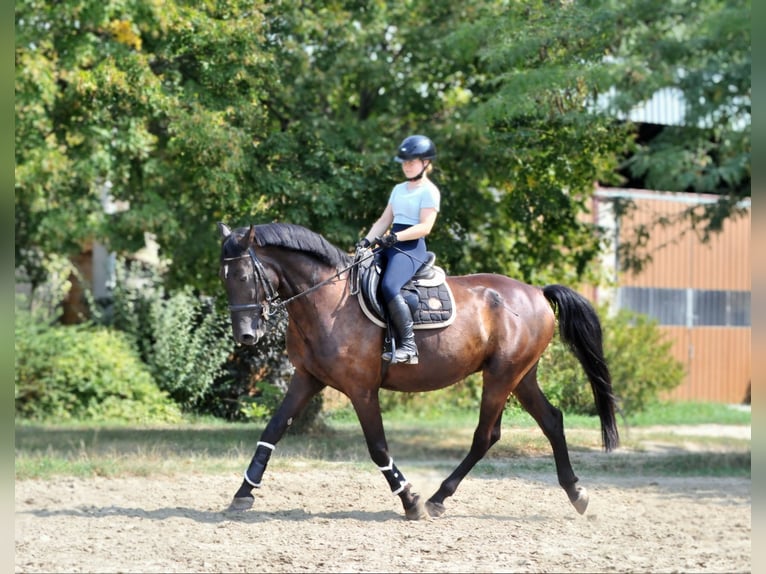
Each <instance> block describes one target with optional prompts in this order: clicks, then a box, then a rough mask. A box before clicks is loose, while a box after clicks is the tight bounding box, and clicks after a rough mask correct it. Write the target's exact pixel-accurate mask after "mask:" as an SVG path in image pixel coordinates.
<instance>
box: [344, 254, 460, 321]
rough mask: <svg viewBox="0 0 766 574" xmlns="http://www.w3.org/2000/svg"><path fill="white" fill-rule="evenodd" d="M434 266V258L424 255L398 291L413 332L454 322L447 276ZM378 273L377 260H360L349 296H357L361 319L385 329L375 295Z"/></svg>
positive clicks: (377, 292) (384, 317) (377, 293)
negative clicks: (361, 312) (420, 263)
mask: <svg viewBox="0 0 766 574" xmlns="http://www.w3.org/2000/svg"><path fill="white" fill-rule="evenodd" d="M435 263H436V255H435V254H434V253H433V252H431V251H428V252H427V253H426V261H425V262H424V263H423V265H421V266H420V268H419V269H418V270H417V272H416V273H415V275H414V276H413V277H412V279H410V281H409V282H407V284H406V285H404V287H402V296H403V297H404V300H405V301H406V302H407V305H409V307H410V311H412V323H413V329H438V328H441V327H446V326H447V325H450V324H451V323H452V322H453V321H454V320H455V315H456V308H455V298H454V297H453V295H452V291H451V290H450V288H449V285H447V274H446V273H445V272H444V269H442V268H441V267H438V266H437V265H435ZM382 272H383V269H382V266H381V264H380V261H378V258H377V257H365V258H362V259H361V260H360V262H359V266H358V275H356V277H355V278H354V279H352V294H355V295H357V298H358V300H359V306H360V307H361V308H362V311H363V312H364V314H365V316H366V317H367V318H368V319H369V320H370V321H372V322H373V323H375V324H376V325H377V326H378V327H382V328H384V329H385V328H386V326H387V323H386V313H385V311H384V304H383V300H382V297H381V296H380V291H379V289H380V276H381V273H382Z"/></svg>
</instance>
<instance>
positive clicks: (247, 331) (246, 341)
mask: <svg viewBox="0 0 766 574" xmlns="http://www.w3.org/2000/svg"><path fill="white" fill-rule="evenodd" d="M259 323H260V322H259V321H258V320H257V319H256V320H247V319H244V320H240V321H235V320H234V317H232V322H231V327H232V331H234V340H236V341H237V343H239V344H241V345H255V344H256V343H257V342H258V341H260V340H261V337H263V335H264V333H265V331H264V330H263V329H262V328H261V326H260V324H259Z"/></svg>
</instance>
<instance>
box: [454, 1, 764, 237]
mask: <svg viewBox="0 0 766 574" xmlns="http://www.w3.org/2000/svg"><path fill="white" fill-rule="evenodd" d="M749 10H750V3H749V2H748V1H747V0H737V1H735V2H723V1H719V0H703V1H701V2H693V3H692V2H687V1H685V0H674V1H670V2H668V1H660V0H631V1H628V2H616V1H615V2H603V1H587V0H585V1H578V2H546V1H543V0H539V1H528V2H523V3H514V4H512V5H511V6H510V7H509V8H508V9H507V10H505V9H504V10H502V11H500V12H499V13H497V14H495V15H493V17H492V18H488V19H482V20H481V21H479V22H477V23H475V24H473V25H472V26H470V27H467V28H466V29H464V30H461V31H460V35H459V36H458V37H459V38H464V41H472V42H474V43H475V44H476V45H478V46H479V47H480V48H479V49H478V52H479V54H480V57H481V58H482V59H483V60H484V61H485V66H486V68H487V69H488V70H490V71H491V72H492V73H491V77H492V78H493V89H492V91H491V92H490V93H489V94H488V97H486V98H485V99H484V101H482V102H481V104H480V105H479V106H478V112H477V113H478V114H479V116H480V117H482V118H483V119H484V120H485V121H486V124H487V125H488V126H489V127H490V128H491V130H492V132H493V133H498V131H500V132H504V131H505V130H504V129H503V128H504V126H514V127H515V128H517V127H518V126H519V125H520V124H522V125H530V123H529V122H530V121H531V122H539V121H542V122H543V123H544V124H545V123H551V122H557V123H562V124H564V125H566V126H569V128H570V131H569V134H570V135H573V136H574V137H575V138H576V139H577V141H579V142H582V143H583V144H585V145H581V146H578V147H579V149H581V150H582V151H583V152H585V153H593V152H592V151H591V149H593V148H592V147H591V146H589V145H588V144H587V142H591V143H594V144H595V143H596V142H595V140H591V139H590V137H589V136H590V134H591V133H593V134H595V135H596V139H598V138H600V137H601V135H602V134H612V135H614V139H613V140H612V141H611V142H608V143H607V142H602V145H600V146H598V147H597V148H596V149H598V150H599V151H602V152H603V155H602V157H603V158H604V159H605V160H606V161H603V162H599V161H594V162H593V165H594V166H596V165H599V163H600V164H601V167H602V168H606V169H601V170H600V171H599V172H594V175H597V178H598V179H599V181H601V182H602V183H613V182H615V171H616V170H615V169H614V167H615V165H614V163H613V161H614V160H615V159H618V160H619V159H621V158H625V159H624V160H623V161H624V163H623V165H622V166H621V167H622V168H623V169H625V170H627V172H628V173H631V174H632V175H634V176H637V177H642V178H644V179H645V181H646V184H647V186H648V187H650V188H653V189H660V190H668V191H681V190H684V191H695V192H701V193H715V194H717V195H719V197H720V199H719V201H718V202H717V203H716V204H714V205H712V206H710V207H709V208H704V209H702V210H700V209H692V210H690V211H689V212H688V213H687V214H686V216H687V217H688V218H689V220H690V222H691V223H692V225H695V226H697V227H699V228H700V229H701V230H702V236H703V238H704V237H707V236H708V235H709V233H711V232H715V231H718V230H720V229H721V226H722V222H723V221H724V220H725V219H727V218H728V217H736V216H737V215H738V214H739V213H740V205H741V204H740V201H741V200H742V199H744V198H749V197H750V159H749V157H750V68H751V57H750V27H749ZM465 38H467V40H465ZM663 89H672V90H675V91H676V92H677V93H678V94H681V95H682V96H683V99H684V101H685V102H686V103H687V107H686V110H685V116H684V119H683V125H681V126H671V127H666V128H665V129H664V130H662V132H661V133H660V135H659V136H657V137H656V138H654V139H653V140H651V141H649V142H645V143H642V144H641V145H635V144H634V141H633V137H634V136H635V129H636V127H635V126H634V125H632V124H631V123H630V122H627V121H621V120H620V121H618V120H619V119H620V118H625V117H627V115H628V113H629V112H630V111H631V110H632V109H633V108H634V107H636V106H637V105H639V104H641V103H642V102H645V101H647V100H648V99H649V98H650V97H651V96H652V95H653V94H655V93H656V92H657V91H659V90H663ZM614 130H618V131H619V132H620V133H619V135H616V134H614V133H613V131H614ZM563 132H564V133H565V134H566V133H567V131H566V130H563ZM631 134H632V136H631ZM561 136H562V130H559V129H558V128H557V129H556V131H555V135H554V136H553V137H555V138H560V137H561ZM621 138H624V140H623V141H622V143H620V140H621ZM570 144H575V145H577V144H576V142H575V141H574V140H572V141H570ZM545 146H546V144H545V143H542V144H541V145H535V146H534V147H535V150H537V151H542V150H543V149H545ZM566 155H567V154H566V153H564V154H562V155H559V156H552V157H557V158H558V159H557V160H556V161H558V160H559V159H560V160H564V158H565V157H566ZM527 157H529V155H527Z"/></svg>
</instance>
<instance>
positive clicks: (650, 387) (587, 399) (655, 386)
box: [538, 310, 684, 416]
mask: <svg viewBox="0 0 766 574" xmlns="http://www.w3.org/2000/svg"><path fill="white" fill-rule="evenodd" d="M604 315H605V313H602V328H603V334H604V355H605V357H606V361H607V364H608V365H609V370H610V372H611V375H612V388H613V391H614V394H615V395H616V396H617V398H618V400H619V407H620V409H621V410H622V412H623V414H625V415H627V416H630V415H633V414H635V413H639V412H641V411H643V410H645V409H646V408H647V407H649V406H651V405H653V404H655V403H656V402H657V401H658V400H660V399H661V398H662V394H663V393H664V392H667V391H671V390H673V389H674V388H676V387H677V386H678V385H680V384H681V383H682V382H683V378H684V368H683V365H682V364H681V363H680V362H679V361H677V360H676V359H675V358H674V357H673V356H672V355H671V354H670V348H671V345H672V343H671V342H670V341H668V340H667V339H666V337H665V336H664V335H663V333H662V331H660V329H659V328H658V327H657V323H656V321H654V320H650V319H648V318H647V317H646V316H644V315H639V314H635V313H631V312H628V311H624V310H623V311H620V312H618V313H617V314H616V315H614V316H604ZM538 379H539V381H540V386H541V387H542V389H543V391H544V392H545V394H546V396H547V397H548V398H549V399H550V401H551V402H552V403H553V404H555V405H556V406H558V407H559V408H561V409H562V410H563V411H565V412H572V413H579V414H586V415H595V414H596V410H595V404H594V402H593V394H592V392H591V388H590V384H589V383H588V380H587V378H586V377H585V374H584V372H583V370H582V369H581V368H580V365H579V363H578V362H577V359H576V358H575V356H574V355H573V354H572V353H571V352H570V351H569V350H568V349H567V348H566V346H565V345H564V344H563V343H562V342H561V340H560V339H559V338H558V336H556V337H555V338H554V341H553V343H552V344H551V345H550V346H549V347H548V349H547V350H546V351H545V353H544V354H543V356H542V358H541V359H540V367H539V369H538Z"/></svg>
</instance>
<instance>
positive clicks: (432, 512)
mask: <svg viewBox="0 0 766 574" xmlns="http://www.w3.org/2000/svg"><path fill="white" fill-rule="evenodd" d="M426 510H427V511H428V514H429V516H431V518H439V517H440V516H442V515H443V514H444V512H445V511H446V510H447V509H446V508H445V507H444V505H443V504H442V503H441V502H431V501H430V500H428V501H426Z"/></svg>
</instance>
